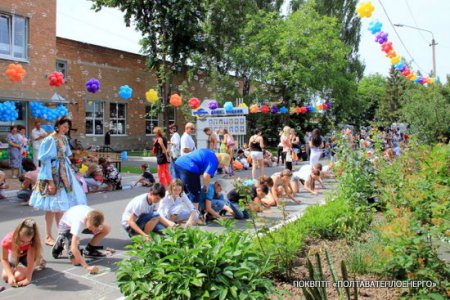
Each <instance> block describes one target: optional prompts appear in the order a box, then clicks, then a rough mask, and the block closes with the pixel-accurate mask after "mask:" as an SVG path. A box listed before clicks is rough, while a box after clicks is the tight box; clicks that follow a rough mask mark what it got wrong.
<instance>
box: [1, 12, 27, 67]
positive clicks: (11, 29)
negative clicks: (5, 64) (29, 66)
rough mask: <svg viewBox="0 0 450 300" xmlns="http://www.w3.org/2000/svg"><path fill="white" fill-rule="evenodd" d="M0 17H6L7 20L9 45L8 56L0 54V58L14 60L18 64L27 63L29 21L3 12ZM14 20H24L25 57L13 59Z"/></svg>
mask: <svg viewBox="0 0 450 300" xmlns="http://www.w3.org/2000/svg"><path fill="white" fill-rule="evenodd" d="M0 16H2V17H7V18H8V19H9V21H8V22H9V34H10V36H9V45H10V51H9V54H3V53H0V58H2V59H7V60H14V61H18V62H29V60H28V54H29V53H28V38H29V33H28V31H29V20H28V18H26V17H23V16H19V15H14V14H8V13H5V12H0ZM16 18H22V19H24V20H25V37H24V38H25V45H24V49H23V51H24V56H25V57H15V56H14V47H15V45H14V38H15V25H14V24H15V19H16Z"/></svg>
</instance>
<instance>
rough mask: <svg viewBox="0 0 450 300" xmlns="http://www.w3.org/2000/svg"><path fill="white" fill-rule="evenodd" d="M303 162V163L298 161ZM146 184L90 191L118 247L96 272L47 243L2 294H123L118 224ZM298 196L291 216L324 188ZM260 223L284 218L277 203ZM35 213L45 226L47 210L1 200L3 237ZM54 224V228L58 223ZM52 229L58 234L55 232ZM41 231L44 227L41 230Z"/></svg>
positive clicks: (213, 227)
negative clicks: (27, 279) (29, 276)
mask: <svg viewBox="0 0 450 300" xmlns="http://www.w3.org/2000/svg"><path fill="white" fill-rule="evenodd" d="M298 167H299V166H298ZM281 169H282V168H281V167H272V168H267V169H265V170H266V174H267V175H270V174H272V173H274V172H276V171H279V170H281ZM236 175H237V176H239V177H240V178H250V176H251V175H250V171H244V172H238V173H237V174H236ZM137 177H138V176H136V175H129V176H126V177H125V178H124V186H127V185H128V184H129V183H132V182H135V180H136V179H137ZM216 177H217V178H216V179H218V180H219V181H220V182H221V183H222V186H223V189H224V191H225V192H228V191H229V190H230V189H231V188H232V180H230V179H222V178H221V176H220V175H218V176H216ZM331 184H332V182H330V181H329V182H328V183H327V188H329V187H331ZM146 191H147V189H146V188H142V187H138V188H134V189H126V190H122V191H115V192H107V193H95V194H89V195H88V201H89V205H90V206H91V207H93V208H95V209H99V210H101V211H103V212H104V214H105V217H106V222H107V223H109V224H110V225H111V227H112V232H111V234H110V236H108V238H106V239H105V241H104V243H103V244H104V245H105V246H108V247H112V248H114V249H116V250H117V251H116V253H115V254H114V255H112V256H109V257H106V258H103V259H100V260H96V261H95V262H93V263H95V264H96V265H99V266H100V268H101V272H100V273H99V274H97V275H90V274H88V273H87V272H86V271H85V270H84V269H82V268H80V267H73V266H72V265H71V264H70V263H69V261H68V259H67V258H60V259H57V260H55V259H53V258H52V256H51V248H50V247H48V246H44V258H45V259H46V260H47V262H48V263H47V268H46V269H44V270H42V271H37V272H35V273H34V276H33V281H32V284H30V285H29V286H28V287H24V288H11V287H9V286H7V285H6V284H2V285H3V286H5V287H6V290H5V291H3V292H1V293H0V297H1V298H2V299H19V298H24V297H26V298H27V299H28V300H32V299H44V298H45V299H65V300H69V299H77V300H79V299H117V298H120V297H121V293H120V291H119V289H118V287H117V285H116V279H115V274H114V270H115V269H116V268H117V267H116V266H115V265H114V263H116V262H117V261H120V260H121V259H122V258H123V257H124V255H125V250H126V249H125V247H126V245H128V244H130V240H129V238H128V236H127V234H126V233H125V231H124V230H123V229H122V227H121V225H120V219H121V215H122V212H123V210H124V209H125V206H126V205H127V203H128V201H129V200H130V199H131V198H133V197H134V196H137V195H139V194H142V193H145V192H146ZM297 198H298V199H299V200H301V201H302V204H300V205H296V204H294V203H293V202H290V203H288V204H287V206H286V211H287V213H288V218H295V217H296V216H299V215H301V214H302V213H303V211H304V210H305V209H306V207H308V206H309V205H312V204H316V203H318V202H319V201H321V200H323V199H324V192H320V194H319V195H317V196H315V195H312V194H307V193H303V192H302V193H301V194H300V196H299V197H297ZM259 216H260V217H262V218H259V219H258V226H263V225H270V226H272V225H275V224H278V223H280V222H281V221H282V212H281V211H280V210H279V209H277V208H272V209H270V210H269V211H268V212H264V213H260V214H259ZM25 217H33V218H34V219H35V220H36V221H37V223H38V225H39V228H40V229H41V231H43V229H44V216H43V212H41V211H35V210H33V209H32V208H31V207H29V206H27V205H24V204H23V203H19V202H9V201H3V202H0V224H1V227H0V237H3V236H5V235H6V234H7V233H8V232H9V231H12V230H14V228H15V226H16V225H17V223H18V222H19V221H20V219H22V218H25ZM236 226H237V228H240V229H244V230H249V229H248V226H247V221H245V220H239V221H237V223H236ZM54 228H55V227H54ZM199 228H201V229H202V230H208V231H214V232H219V231H221V230H222V228H221V227H220V226H219V225H217V224H215V223H209V224H208V225H206V226H200V227H199ZM55 231H56V229H54V233H53V234H54V236H56V232H55ZM41 235H42V232H41ZM83 237H84V239H83V240H82V241H81V244H83V245H85V244H86V243H87V241H88V239H89V238H90V237H89V236H83Z"/></svg>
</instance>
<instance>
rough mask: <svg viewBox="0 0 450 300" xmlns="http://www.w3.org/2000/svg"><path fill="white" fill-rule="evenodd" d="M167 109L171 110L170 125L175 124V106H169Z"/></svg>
mask: <svg viewBox="0 0 450 300" xmlns="http://www.w3.org/2000/svg"><path fill="white" fill-rule="evenodd" d="M167 110H168V111H169V112H168V115H169V125H170V124H175V119H176V117H175V107H173V106H169V107H167Z"/></svg>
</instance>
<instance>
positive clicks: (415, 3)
mask: <svg viewBox="0 0 450 300" xmlns="http://www.w3.org/2000/svg"><path fill="white" fill-rule="evenodd" d="M372 3H373V5H374V6H375V11H374V13H373V15H372V17H371V18H370V19H363V20H362V29H361V42H360V46H359V54H360V57H361V59H362V61H363V62H364V63H365V65H366V68H365V72H364V74H365V75H369V74H374V73H380V74H382V75H387V74H388V73H389V68H390V62H389V59H388V58H386V57H385V54H384V52H382V51H381V48H380V45H379V44H378V43H376V42H375V41H374V36H373V35H372V33H370V32H369V31H368V29H367V27H368V24H369V22H370V21H371V20H375V19H378V20H379V21H380V22H381V23H382V24H383V27H382V30H383V31H385V32H387V33H388V34H389V40H390V41H391V42H392V44H393V46H394V48H395V50H396V52H397V53H398V54H399V55H400V56H402V57H404V58H405V60H406V61H408V62H412V63H411V66H412V69H413V70H418V71H420V72H421V73H422V74H424V75H429V74H430V72H431V71H432V68H433V64H432V49H431V47H430V46H429V44H430V43H431V39H432V37H431V34H430V33H428V32H423V31H419V30H415V29H411V28H407V27H401V28H399V27H394V26H392V25H391V24H390V22H389V20H388V18H387V16H386V13H385V12H384V11H383V8H382V5H383V6H384V8H385V9H386V12H387V15H388V16H389V18H390V19H391V22H392V24H404V25H409V26H414V27H419V28H423V29H426V30H429V31H431V32H432V33H433V35H434V38H435V41H436V43H438V45H437V46H436V71H437V75H438V77H439V78H440V80H441V81H442V82H445V81H446V75H447V74H450V57H449V53H450V17H449V13H450V0H426V1H424V0H373V1H372ZM381 4H382V5H381ZM57 5H58V7H57V11H58V13H57V36H59V37H64V38H68V39H72V40H77V41H81V42H86V43H90V44H94V45H100V46H104V47H108V48H113V49H118V50H123V51H127V52H132V53H139V50H140V46H139V43H138V42H139V40H140V38H141V35H140V33H138V32H136V31H135V30H134V29H133V28H127V27H126V26H125V22H124V20H123V13H122V12H120V11H119V10H116V9H110V8H104V9H102V10H101V11H100V12H98V13H96V12H94V11H93V10H91V9H90V7H91V5H92V4H91V2H89V1H87V0H58V4H57ZM394 29H395V30H396V31H397V33H398V34H399V36H400V39H401V41H403V44H404V46H403V45H402V43H401V41H400V39H399V37H398V36H397V35H396V33H395V30H394Z"/></svg>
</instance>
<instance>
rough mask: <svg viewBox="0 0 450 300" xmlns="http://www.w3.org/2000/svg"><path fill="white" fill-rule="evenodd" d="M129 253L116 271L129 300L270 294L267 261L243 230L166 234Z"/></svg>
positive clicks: (138, 240)
mask: <svg viewBox="0 0 450 300" xmlns="http://www.w3.org/2000/svg"><path fill="white" fill-rule="evenodd" d="M129 249H130V251H129V252H128V255H129V256H130V257H129V258H126V259H124V260H122V261H121V262H119V263H118V265H119V269H118V270H117V271H116V273H117V279H118V282H119V287H120V290H121V291H122V293H123V294H124V295H125V296H126V297H127V298H128V299H238V298H239V299H267V298H269V297H270V296H271V294H273V292H274V290H275V289H274V287H273V284H272V281H271V280H270V279H268V278H267V277H266V276H267V274H268V273H269V271H270V269H271V267H270V264H269V257H265V256H263V255H262V254H261V252H260V250H259V249H258V248H257V247H256V245H255V244H254V243H253V241H252V238H251V237H250V236H249V235H248V234H247V233H245V232H240V231H239V232H238V231H231V232H226V233H224V234H220V235H217V233H209V232H205V231H201V230H199V229H186V230H181V229H175V230H166V232H165V236H164V237H160V236H156V237H155V238H154V241H151V242H144V241H143V239H142V238H141V237H136V238H134V243H133V245H130V246H129Z"/></svg>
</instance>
